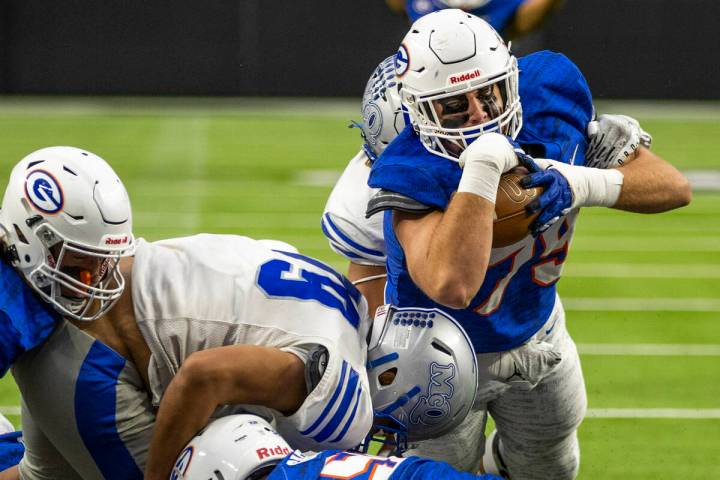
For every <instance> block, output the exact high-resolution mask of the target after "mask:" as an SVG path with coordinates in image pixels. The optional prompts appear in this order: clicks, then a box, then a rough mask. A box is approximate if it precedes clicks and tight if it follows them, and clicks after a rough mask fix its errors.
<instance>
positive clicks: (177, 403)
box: [0, 147, 476, 479]
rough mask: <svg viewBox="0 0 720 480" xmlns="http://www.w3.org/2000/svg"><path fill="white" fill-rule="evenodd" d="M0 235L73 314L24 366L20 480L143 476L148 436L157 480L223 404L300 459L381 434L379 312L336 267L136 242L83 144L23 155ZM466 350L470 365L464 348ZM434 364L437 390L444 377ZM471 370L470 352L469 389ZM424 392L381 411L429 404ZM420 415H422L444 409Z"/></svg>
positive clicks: (275, 255) (19, 370)
mask: <svg viewBox="0 0 720 480" xmlns="http://www.w3.org/2000/svg"><path fill="white" fill-rule="evenodd" d="M0 225H2V227H3V230H4V232H5V237H4V248H5V251H6V252H9V256H10V258H11V260H12V262H13V264H14V266H16V268H17V269H18V271H19V272H20V273H21V274H22V275H23V277H24V278H25V279H26V280H27V281H28V282H29V284H30V285H31V286H32V288H33V289H34V290H35V291H36V292H37V293H38V295H40V296H41V297H42V298H43V299H45V300H46V301H48V302H49V303H51V304H52V305H53V306H54V308H55V309H56V310H57V311H58V312H61V313H62V314H63V315H64V317H65V318H66V320H65V321H63V322H61V323H60V325H59V326H58V328H56V329H55V331H54V332H53V333H52V335H51V336H50V338H49V339H48V340H47V341H46V342H45V343H44V344H43V345H42V347H41V348H36V349H34V350H32V351H30V352H27V353H25V354H24V355H23V356H22V357H20V358H19V359H18V360H17V361H16V363H15V365H14V367H13V374H14V376H15V379H16V381H17V383H18V386H19V388H20V391H21V394H22V397H23V405H22V409H23V425H24V428H25V432H24V438H25V442H26V445H27V451H26V454H25V456H24V457H23V460H22V462H21V464H20V466H19V474H20V475H21V477H22V478H30V479H32V478H140V477H142V476H143V474H142V469H143V466H144V465H145V463H146V459H147V457H148V445H149V444H150V443H151V442H150V440H151V435H153V437H152V445H151V446H150V453H149V457H150V458H149V460H147V474H146V478H160V477H162V478H166V477H167V476H168V475H169V473H170V470H171V467H172V464H173V462H174V460H175V458H176V456H177V453H178V452H179V451H180V450H181V449H182V447H183V445H184V444H185V443H186V442H187V441H188V440H189V439H190V438H192V436H193V435H194V434H195V433H196V432H197V431H198V430H200V428H202V427H203V426H204V425H205V424H206V423H207V421H208V419H209V418H210V416H211V415H213V414H215V415H219V414H222V413H223V412H224V410H223V409H222V408H221V407H222V406H224V405H235V404H244V405H245V406H246V408H248V409H249V408H252V407H250V406H252V405H254V406H255V409H256V411H259V412H264V413H266V414H268V415H271V414H272V415H274V416H275V417H276V418H277V421H278V428H280V430H281V431H282V432H283V434H284V435H286V436H287V438H288V439H289V440H290V441H291V442H293V445H294V446H297V447H298V448H303V449H321V448H323V447H335V448H346V447H352V446H355V445H357V444H358V443H359V442H360V441H361V440H362V439H363V438H364V437H365V435H366V433H367V431H368V430H369V428H370V425H371V424H372V422H373V415H374V413H373V409H372V405H371V401H370V392H371V389H372V388H373V387H372V386H371V385H369V384H368V377H367V373H366V365H365V362H366V352H367V348H368V344H367V337H368V333H369V326H370V320H369V319H368V316H367V305H366V302H365V300H364V299H363V298H362V296H361V294H360V293H359V292H358V291H357V290H356V289H355V288H354V287H353V286H352V285H351V284H350V283H349V281H348V280H347V279H345V278H344V277H343V276H342V275H340V274H338V273H337V272H335V271H334V270H332V269H331V268H329V267H327V266H326V265H324V264H322V263H320V262H318V261H316V260H314V259H311V258H308V257H305V256H303V255H300V254H298V253H297V251H296V250H295V249H293V248H292V247H291V246H289V245H287V244H284V243H282V242H276V241H255V240H251V239H249V238H245V237H238V236H230V235H224V236H223V235H197V236H194V237H189V238H180V239H172V240H165V241H161V242H156V243H152V244H151V243H148V242H145V241H143V240H138V241H136V240H135V239H134V237H133V234H132V219H131V213H130V204H129V200H128V196H127V193H126V191H125V189H124V187H123V185H122V182H121V181H120V180H119V179H118V178H117V176H116V175H115V173H114V172H113V171H112V169H111V168H110V166H109V165H107V163H105V162H104V161H103V160H102V159H101V158H99V157H97V156H95V155H92V154H90V153H88V152H85V151H83V150H80V149H75V148H70V147H51V148H47V149H43V150H39V151H37V152H34V153H32V154H30V155H29V156H27V157H26V158H24V159H23V160H21V161H20V163H19V164H18V165H17V166H16V167H15V168H14V169H13V172H12V174H11V177H10V181H9V185H8V187H7V189H6V192H5V197H4V199H3V206H2V216H1V217H0ZM125 285H130V286H131V287H129V288H124V287H125ZM418 315H421V314H420V313H418ZM425 315H427V313H426V314H425ZM421 323H422V325H420V324H421ZM398 324H401V325H402V326H403V328H405V330H408V329H409V328H410V326H409V325H406V321H405V320H403V321H402V322H400V320H398ZM417 328H418V329H420V330H422V329H425V330H429V329H432V328H433V322H426V321H423V322H420V320H419V319H418V325H417ZM435 331H438V328H435V329H434V330H433V332H435ZM457 336H458V335H457V333H453V334H452V335H451V337H452V338H456V337H457ZM405 338H406V339H407V338H410V337H409V336H408V335H407V332H406V334H405ZM445 343H448V342H445ZM397 348H401V347H397ZM440 351H442V352H445V354H447V352H448V349H447V348H445V350H443V349H440ZM450 351H452V349H450ZM467 351H468V352H470V353H469V354H468V356H469V358H473V359H474V356H473V355H472V350H471V348H470V344H469V341H468V342H467ZM395 358H397V355H394V356H393V355H389V356H386V358H384V359H383V360H382V361H379V362H377V363H376V364H375V366H376V367H379V366H380V365H383V364H386V363H392V361H393V360H394V359H395ZM415 360H416V361H418V359H415ZM393 368H394V367H393ZM423 372H425V376H426V383H427V384H428V385H431V384H432V378H431V375H432V374H433V373H434V372H433V369H432V368H430V366H428V368H427V369H424V370H423ZM475 372H476V370H475V368H474V360H473V368H472V377H470V378H472V379H473V380H474V381H476V373H475ZM381 373H383V372H381ZM458 378H461V377H459V376H458ZM464 378H465V384H467V385H470V383H468V378H469V377H467V376H465V377H464ZM389 381H390V384H392V385H395V383H394V382H392V379H390V380H389ZM474 385H476V383H472V385H471V387H472V388H471V389H470V390H471V392H472V395H473V396H474V394H475V393H474V392H475V390H476V388H474ZM429 388H430V387H428V389H429ZM453 388H454V389H458V390H460V387H459V386H453ZM146 392H149V394H150V398H148V394H147V393H146ZM396 392H397V395H398V396H399V395H400V394H401V392H400V391H399V390H396ZM384 393H385V394H386V396H387V394H388V390H386V391H385V392H384ZM402 393H407V392H402ZM412 393H413V395H411V396H409V397H408V396H407V395H406V397H404V398H405V399H404V400H403V401H401V402H395V403H393V402H391V404H390V405H386V406H385V408H387V409H389V410H388V411H389V412H392V411H394V410H396V409H400V410H401V411H402V409H401V407H402V406H408V405H415V403H420V402H421V400H422V399H423V398H425V400H427V397H424V396H422V395H420V396H418V395H419V393H420V392H415V391H413V392H412ZM413 397H418V398H417V399H415V400H414V402H409V400H410V399H412V398H413ZM388 398H392V394H390V395H389V397H388ZM457 398H459V399H460V398H465V397H463V396H462V395H458V396H457ZM161 399H162V400H161ZM395 400H398V398H397V397H395ZM151 402H152V403H154V404H155V405H158V404H159V411H158V414H157V418H156V417H155V415H154V412H153V409H152V406H151ZM446 403H447V404H443V406H445V407H448V409H447V411H446V410H443V414H444V415H451V417H452V419H453V420H456V419H460V420H461V419H462V416H461V415H459V411H460V410H459V409H460V408H461V407H462V409H464V410H463V411H464V412H465V413H466V412H467V410H469V408H470V406H471V404H472V401H471V400H467V399H466V401H465V402H464V403H463V404H462V405H460V406H458V409H456V408H450V407H453V405H454V404H453V402H446ZM390 407H393V408H390ZM190 412H191V413H190ZM415 412H416V416H417V418H418V419H421V420H422V419H425V418H426V414H427V415H432V414H437V412H438V410H432V409H429V408H428V407H427V405H425V406H423V405H420V406H418V408H417V409H416V410H415ZM428 412H429V413H428ZM431 423H432V422H431Z"/></svg>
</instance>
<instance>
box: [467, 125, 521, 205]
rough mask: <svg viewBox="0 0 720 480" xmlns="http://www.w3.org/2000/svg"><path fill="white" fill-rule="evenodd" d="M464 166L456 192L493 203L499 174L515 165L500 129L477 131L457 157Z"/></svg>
mask: <svg viewBox="0 0 720 480" xmlns="http://www.w3.org/2000/svg"><path fill="white" fill-rule="evenodd" d="M458 162H459V163H460V167H461V168H462V169H463V173H462V177H460V185H458V189H457V191H458V192H468V193H474V194H475V195H479V196H481V197H483V198H485V199H486V200H489V201H490V202H492V203H495V197H496V195H497V187H498V183H500V175H502V174H503V173H505V172H507V171H508V170H512V169H513V168H515V167H516V166H518V158H517V155H515V150H513V146H512V145H511V144H510V142H509V141H508V139H507V138H506V137H505V136H503V135H500V134H499V133H494V132H491V133H485V134H483V135H480V136H479V137H478V138H476V139H475V141H473V143H471V144H470V146H468V147H467V148H466V149H465V151H464V152H463V153H462V155H460V158H459V159H458Z"/></svg>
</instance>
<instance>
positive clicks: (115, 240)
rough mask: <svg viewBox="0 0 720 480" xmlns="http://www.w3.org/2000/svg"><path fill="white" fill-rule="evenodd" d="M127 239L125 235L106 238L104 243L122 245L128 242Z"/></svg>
mask: <svg viewBox="0 0 720 480" xmlns="http://www.w3.org/2000/svg"><path fill="white" fill-rule="evenodd" d="M128 240H129V239H128V237H127V236H124V237H123V238H106V239H105V245H123V244H125V243H128Z"/></svg>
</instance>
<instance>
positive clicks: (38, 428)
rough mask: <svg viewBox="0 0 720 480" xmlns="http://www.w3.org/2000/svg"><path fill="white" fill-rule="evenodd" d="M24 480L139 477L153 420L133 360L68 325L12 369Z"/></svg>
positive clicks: (21, 468) (21, 475) (59, 328)
mask: <svg viewBox="0 0 720 480" xmlns="http://www.w3.org/2000/svg"><path fill="white" fill-rule="evenodd" d="M13 376H14V377H15V381H16V382H17V384H18V386H19V387H20V392H21V394H22V397H23V406H22V421H23V431H24V433H23V438H24V442H25V448H26V450H25V456H24V457H23V460H22V461H21V462H20V467H19V470H20V478H21V479H23V480H58V479H69V480H75V479H90V480H94V479H118V480H120V479H122V480H128V479H142V477H143V475H142V471H143V469H144V467H145V461H146V457H147V450H148V448H149V445H150V439H151V435H152V426H153V423H154V421H155V417H154V414H153V411H152V409H151V406H150V402H149V399H148V395H147V392H146V391H145V387H144V385H143V382H142V379H141V378H140V375H139V374H138V372H137V370H136V369H135V367H134V366H133V364H132V363H130V362H128V361H126V360H125V359H124V358H123V357H121V356H120V355H118V354H117V353H116V352H114V351H113V350H111V349H110V348H108V347H107V346H106V345H104V344H103V343H101V342H99V341H98V340H96V339H95V338H93V337H91V336H89V335H87V334H86V333H84V332H82V331H81V330H79V329H78V328H76V327H75V326H73V325H72V324H70V323H68V322H63V324H62V325H61V326H59V327H58V329H57V330H56V331H55V332H54V333H53V334H52V335H51V336H50V338H49V339H48V340H47V341H46V342H45V343H44V344H43V345H41V346H40V347H38V348H36V349H34V350H31V351H30V352H27V353H26V354H24V355H23V356H22V357H20V359H19V360H18V361H17V362H16V363H15V365H14V366H13Z"/></svg>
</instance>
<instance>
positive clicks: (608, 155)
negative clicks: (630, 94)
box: [585, 114, 652, 168]
mask: <svg viewBox="0 0 720 480" xmlns="http://www.w3.org/2000/svg"><path fill="white" fill-rule="evenodd" d="M587 134H588V138H589V139H590V143H589V145H588V149H587V152H586V153H585V166H586V167H594V168H614V167H619V166H622V165H623V164H625V163H626V162H627V161H630V160H632V158H633V157H634V154H635V151H636V150H637V149H638V147H639V146H643V147H646V148H650V146H651V145H652V136H651V135H650V134H649V133H647V132H646V131H645V130H643V129H642V128H641V127H640V124H639V123H638V121H637V120H635V119H634V118H632V117H628V116H626V115H607V114H606V115H600V116H599V117H598V118H597V120H593V121H592V122H590V123H589V124H588V127H587Z"/></svg>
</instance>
